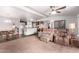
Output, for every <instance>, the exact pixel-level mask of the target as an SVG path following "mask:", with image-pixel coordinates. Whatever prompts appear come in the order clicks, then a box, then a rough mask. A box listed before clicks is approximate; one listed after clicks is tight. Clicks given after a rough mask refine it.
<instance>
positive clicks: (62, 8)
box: [56, 6, 66, 10]
mask: <svg viewBox="0 0 79 59" xmlns="http://www.w3.org/2000/svg"><path fill="white" fill-rule="evenodd" d="M64 8H66V6H63V7H60V8H58V9H56V10H61V9H64Z"/></svg>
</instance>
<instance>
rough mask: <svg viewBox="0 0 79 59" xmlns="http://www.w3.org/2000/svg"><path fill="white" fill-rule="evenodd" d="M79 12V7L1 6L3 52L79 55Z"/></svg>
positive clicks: (1, 44) (0, 23)
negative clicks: (72, 53)
mask: <svg viewBox="0 0 79 59" xmlns="http://www.w3.org/2000/svg"><path fill="white" fill-rule="evenodd" d="M78 10H79V6H22V7H21V6H0V25H1V26H0V52H79V50H78V49H79V40H78V39H79V26H78V25H79V11H78ZM61 47H62V48H61ZM35 49H37V50H35Z"/></svg>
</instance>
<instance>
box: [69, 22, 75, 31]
mask: <svg viewBox="0 0 79 59" xmlns="http://www.w3.org/2000/svg"><path fill="white" fill-rule="evenodd" d="M69 29H70V30H71V31H72V32H74V30H75V23H71V24H69Z"/></svg>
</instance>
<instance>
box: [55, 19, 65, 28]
mask: <svg viewBox="0 0 79 59" xmlns="http://www.w3.org/2000/svg"><path fill="white" fill-rule="evenodd" d="M54 28H56V29H65V20H59V21H54Z"/></svg>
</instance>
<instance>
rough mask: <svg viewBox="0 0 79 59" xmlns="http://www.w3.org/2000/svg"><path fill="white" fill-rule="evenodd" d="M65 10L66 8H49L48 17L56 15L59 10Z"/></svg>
mask: <svg viewBox="0 0 79 59" xmlns="http://www.w3.org/2000/svg"><path fill="white" fill-rule="evenodd" d="M65 8H66V6H61V7H58V8H57V6H50V12H49V15H51V14H56V13H61V11H60V10H62V9H65Z"/></svg>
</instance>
